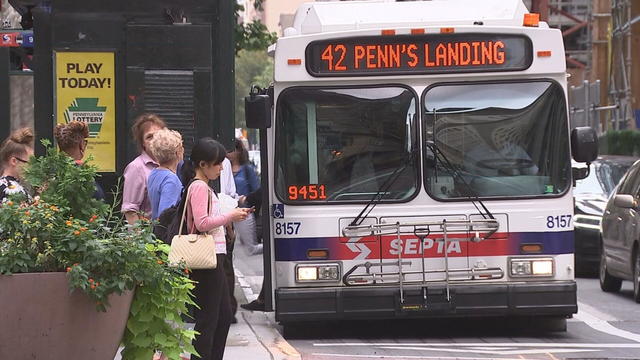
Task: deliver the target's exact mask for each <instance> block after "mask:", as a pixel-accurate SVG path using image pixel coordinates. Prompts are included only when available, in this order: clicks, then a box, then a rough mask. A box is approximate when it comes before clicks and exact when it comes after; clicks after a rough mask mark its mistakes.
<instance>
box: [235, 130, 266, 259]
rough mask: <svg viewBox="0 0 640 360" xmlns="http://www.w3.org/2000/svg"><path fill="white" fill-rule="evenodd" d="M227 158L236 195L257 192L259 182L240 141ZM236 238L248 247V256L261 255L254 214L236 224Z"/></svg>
mask: <svg viewBox="0 0 640 360" xmlns="http://www.w3.org/2000/svg"><path fill="white" fill-rule="evenodd" d="M227 157H228V158H229V160H231V165H232V169H233V179H234V181H235V183H236V192H237V193H238V195H240V196H247V195H249V194H250V193H252V192H254V191H256V190H258V187H259V186H260V180H259V179H258V175H257V174H256V170H255V169H254V168H253V165H252V164H251V163H250V162H249V152H248V151H247V148H246V147H245V146H244V143H243V142H242V139H236V140H235V144H234V148H233V150H232V151H230V152H229V153H228V154H227ZM236 236H237V239H238V240H240V242H241V243H242V244H244V245H245V246H248V247H249V253H250V254H252V255H254V254H260V253H262V244H258V235H257V233H256V219H255V216H254V214H250V215H249V217H248V218H247V220H245V221H243V222H240V223H238V224H236Z"/></svg>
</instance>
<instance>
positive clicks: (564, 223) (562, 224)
mask: <svg viewBox="0 0 640 360" xmlns="http://www.w3.org/2000/svg"><path fill="white" fill-rule="evenodd" d="M568 227H571V215H558V216H547V228H549V229H553V228H568Z"/></svg>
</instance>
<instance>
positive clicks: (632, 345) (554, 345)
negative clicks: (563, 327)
mask: <svg viewBox="0 0 640 360" xmlns="http://www.w3.org/2000/svg"><path fill="white" fill-rule="evenodd" d="M400 345H405V346H412V347H421V346H431V347H447V346H456V347H460V346H461V347H470V348H471V347H477V348H480V347H486V346H492V347H493V346H495V347H501V348H513V347H517V346H521V347H548V348H562V347H572V348H594V347H597V348H606V349H608V348H613V349H614V348H627V349H640V344H635V343H615V344H614V343H610V344H596V343H591V344H587V343H545V342H539V343H518V342H511V343H486V342H484V343H397V342H393V343H374V342H367V343H314V344H313V346H317V347H331V346H336V347H339V346H379V347H382V346H400Z"/></svg>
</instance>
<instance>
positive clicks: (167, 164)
mask: <svg viewBox="0 0 640 360" xmlns="http://www.w3.org/2000/svg"><path fill="white" fill-rule="evenodd" d="M149 148H150V151H151V155H152V156H153V158H154V159H156V161H157V162H158V167H157V168H155V169H153V170H151V173H150V174H149V178H148V179H147V193H148V196H149V202H150V203H151V218H152V219H154V220H155V219H158V218H159V217H160V214H162V212H163V211H164V210H166V209H168V208H170V207H171V206H173V205H175V204H176V203H178V201H179V200H180V195H181V194H182V183H181V182H180V179H179V178H178V175H176V169H177V167H178V163H179V162H180V161H182V158H183V157H184V147H183V146H182V135H180V133H179V132H177V131H174V130H169V129H166V128H165V129H161V130H158V131H156V132H155V133H154V134H153V138H152V139H151V141H150V142H149Z"/></svg>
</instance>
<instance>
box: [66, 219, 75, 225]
mask: <svg viewBox="0 0 640 360" xmlns="http://www.w3.org/2000/svg"><path fill="white" fill-rule="evenodd" d="M65 224H67V226H71V225H73V223H72V222H71V220H67V221H65Z"/></svg>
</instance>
